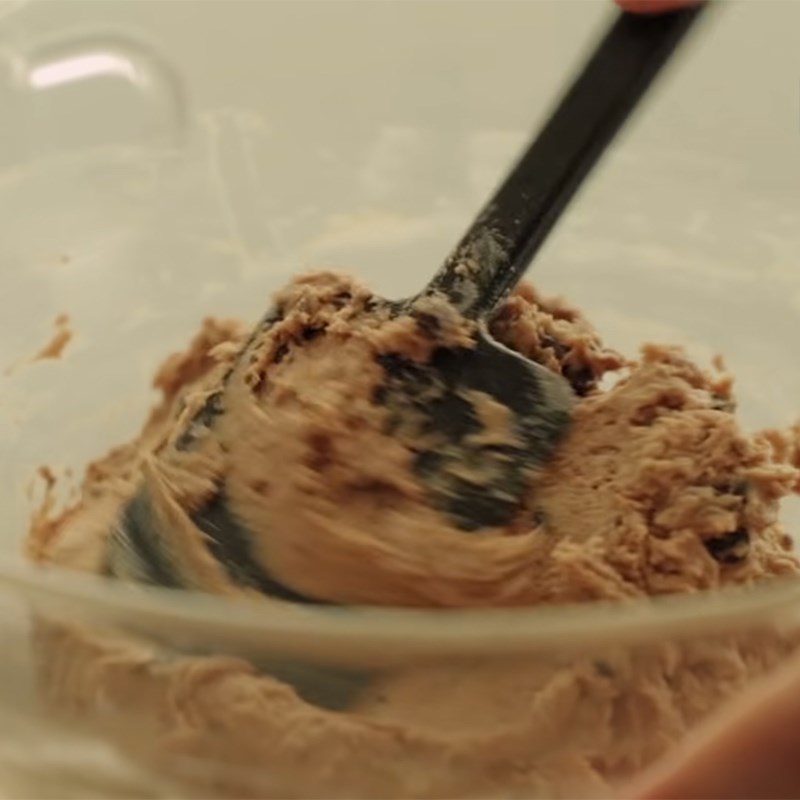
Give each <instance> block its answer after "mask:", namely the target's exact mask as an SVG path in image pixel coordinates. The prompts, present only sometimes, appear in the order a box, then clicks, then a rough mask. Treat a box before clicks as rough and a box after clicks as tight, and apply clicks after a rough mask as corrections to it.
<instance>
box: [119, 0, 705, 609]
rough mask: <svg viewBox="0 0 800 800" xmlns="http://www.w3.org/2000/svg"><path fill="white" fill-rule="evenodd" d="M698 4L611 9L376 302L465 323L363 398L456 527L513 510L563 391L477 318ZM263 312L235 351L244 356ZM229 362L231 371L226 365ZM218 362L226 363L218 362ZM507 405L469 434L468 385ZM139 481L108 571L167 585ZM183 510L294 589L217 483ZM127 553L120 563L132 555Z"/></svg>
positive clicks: (208, 418) (549, 222)
mask: <svg viewBox="0 0 800 800" xmlns="http://www.w3.org/2000/svg"><path fill="white" fill-rule="evenodd" d="M704 5H705V4H701V5H696V6H693V7H690V8H685V9H681V10H678V11H673V12H670V13H665V14H661V15H657V16H639V15H633V14H628V13H620V14H619V15H618V17H617V19H616V20H615V22H614V23H613V25H612V27H611V29H610V30H609V31H608V33H607V34H606V35H605V37H604V38H603V39H602V41H601V42H600V44H599V46H598V47H597V49H596V50H595V52H594V53H593V54H592V56H591V57H590V58H589V60H588V62H587V64H586V65H585V67H584V69H583V70H582V72H581V73H580V75H579V76H578V77H577V79H576V80H575V81H574V83H573V84H572V86H571V88H570V89H569V90H568V91H567V93H566V94H565V96H564V97H563V99H562V100H561V102H560V103H559V105H558V107H557V108H556V109H555V111H554V113H553V114H552V116H551V117H550V119H549V120H548V122H547V123H546V125H545V126H544V128H543V129H542V131H541V132H540V134H539V135H538V137H537V138H536V139H535V140H534V141H533V143H532V144H531V145H530V146H529V147H528V148H527V149H526V150H525V152H524V153H523V154H522V156H521V158H520V159H519V161H518V162H517V164H516V165H515V166H514V168H513V169H512V170H511V172H510V174H509V175H508V176H507V177H506V179H505V180H504V181H503V183H502V184H501V185H500V187H499V188H498V189H497V190H496V192H495V193H494V195H493V196H492V197H491V199H490V200H489V202H488V203H487V204H486V205H485V207H484V208H483V210H482V211H481V212H480V214H479V215H478V218H477V220H476V221H475V223H474V224H473V225H472V226H471V227H470V228H469V230H468V231H467V232H466V234H465V235H464V237H463V238H462V239H461V241H460V242H459V243H458V245H457V246H456V248H455V250H454V251H453V253H452V255H451V256H450V257H449V258H448V259H447V261H446V262H445V264H444V265H443V266H442V267H441V268H440V270H439V271H438V272H437V273H436V275H435V276H434V277H433V279H432V280H431V282H430V283H429V284H428V286H427V287H426V288H425V289H424V290H423V291H422V292H421V293H420V294H419V295H417V296H416V297H414V298H411V299H410V300H404V301H400V302H394V303H390V302H389V301H380V300H378V301H377V304H381V305H382V306H383V307H384V308H386V307H387V306H388V307H389V308H390V309H391V312H392V313H393V314H397V315H401V314H403V315H410V316H416V317H417V321H418V323H422V324H426V325H430V326H434V328H435V326H436V325H437V319H436V316H435V315H431V314H430V313H429V312H428V311H427V310H426V309H428V308H429V307H430V303H429V302H426V301H430V299H432V298H434V299H437V300H441V299H442V298H444V299H445V300H447V301H448V302H449V303H450V305H452V306H453V307H454V308H455V309H456V310H457V311H458V312H459V313H460V314H461V315H463V316H464V317H466V318H467V319H469V320H472V321H474V322H475V323H476V333H475V335H474V346H471V347H458V348H453V347H448V348H445V347H440V348H439V349H438V350H436V351H435V352H434V355H433V357H432V358H431V360H430V361H429V362H427V363H419V362H412V361H409V360H407V359H404V358H403V357H401V356H400V355H387V356H382V357H381V359H380V363H381V364H382V366H383V368H384V376H385V378H384V382H383V385H382V386H381V387H380V389H379V390H378V392H376V395H375V400H376V402H378V403H381V404H383V405H385V406H386V407H387V409H388V410H389V414H388V416H389V433H390V434H395V433H396V432H397V431H399V430H401V429H402V435H403V437H404V443H405V444H406V445H407V446H408V447H409V449H410V450H412V452H413V453H414V454H415V455H414V469H415V472H416V474H417V475H418V477H419V478H420V479H421V481H422V482H423V484H424V485H425V487H426V489H427V490H428V494H429V497H430V500H431V503H432V505H434V506H435V507H436V508H438V509H439V510H440V511H441V512H442V513H444V514H445V515H447V516H448V517H449V518H450V519H451V520H452V521H453V522H454V523H455V524H456V525H457V526H458V527H460V528H461V529H462V530H465V531H473V530H478V529H481V528H485V527H491V526H499V525H504V524H507V523H509V522H510V521H511V520H512V519H513V518H514V516H515V515H516V514H517V513H518V512H519V509H520V506H521V502H522V499H523V497H524V495H525V493H526V492H527V491H528V490H529V488H530V483H531V477H532V474H533V472H534V471H535V469H536V468H537V467H539V466H541V465H542V464H544V463H545V462H546V461H547V459H548V458H549V457H550V455H551V453H552V451H553V449H554V447H555V446H556V444H557V442H558V440H559V438H560V437H561V436H562V435H563V433H564V432H565V430H566V428H567V426H568V424H569V419H570V407H571V404H572V402H573V398H574V395H573V391H572V389H571V387H570V385H569V383H568V382H567V381H566V380H565V379H564V378H563V377H562V376H560V375H557V374H555V373H554V372H552V371H550V370H548V369H546V368H545V367H543V366H542V365H540V364H537V363H535V362H533V361H530V360H528V359H526V358H524V357H523V356H521V355H519V354H517V353H515V352H513V351H511V350H509V349H508V348H506V347H504V346H502V345H500V344H499V343H498V342H496V341H494V340H493V339H492V338H491V336H490V335H489V333H488V330H487V328H486V325H485V324H484V323H483V320H484V318H485V317H486V316H487V315H488V314H490V312H491V311H492V309H493V308H494V307H495V306H496V305H497V303H498V302H499V301H500V300H502V298H504V297H505V296H506V295H507V294H508V292H509V291H510V290H511V289H512V288H513V287H514V285H515V284H516V283H517V281H518V280H519V279H520V277H521V276H522V274H523V273H524V271H525V270H526V268H527V266H528V264H529V262H530V260H531V259H532V257H533V255H534V254H535V253H536V252H537V250H538V249H539V247H540V246H541V245H542V243H543V241H544V240H545V238H546V236H547V234H548V233H549V232H550V230H551V229H552V227H553V225H554V224H555V222H556V220H557V219H558V217H559V216H560V214H561V212H562V211H563V209H564V208H565V207H566V205H567V204H568V202H569V200H570V199H571V198H572V196H573V194H574V193H575V191H576V190H577V188H578V187H579V185H580V184H581V182H582V181H583V179H584V178H585V177H586V175H587V174H588V173H589V172H590V170H591V168H592V167H593V165H594V164H595V163H596V161H597V160H598V158H599V157H600V155H601V154H602V152H603V151H604V150H605V148H606V147H607V146H608V144H609V143H610V142H611V141H612V139H613V138H614V136H615V134H616V133H617V131H618V130H619V129H620V127H621V126H622V124H623V123H624V121H625V120H626V119H627V117H628V115H629V114H630V113H631V111H632V110H633V109H634V107H635V106H636V104H637V102H638V101H639V100H640V99H641V97H642V96H643V95H644V93H645V92H646V90H647V88H648V87H649V86H650V84H651V82H652V81H653V79H654V78H655V76H656V75H657V74H658V72H659V70H660V69H661V67H662V66H663V65H664V64H665V63H666V62H667V61H668V59H669V57H670V55H671V54H672V52H673V51H674V50H675V48H676V46H677V45H678V43H679V42H680V41H681V39H682V38H683V37H684V35H685V34H686V33H687V31H688V30H689V29H690V28H691V26H692V24H693V23H694V21H695V20H696V19H697V17H698V15H699V14H700V12H701V10H702V8H703V7H704ZM275 319H276V317H275V315H274V314H273V315H268V316H267V317H265V319H264V320H263V321H262V322H261V323H260V324H259V326H257V328H256V329H255V332H254V334H253V338H251V340H250V342H249V343H248V344H246V345H245V347H244V348H243V349H242V351H241V353H240V354H239V356H238V363H244V359H245V358H247V356H248V355H249V347H250V346H251V345H252V342H253V341H254V340H255V339H256V337H257V336H258V334H259V333H263V331H264V330H265V329H266V328H268V327H269V326H270V325H271V324H272V323H273V322H275ZM235 368H236V367H235V366H234V367H233V368H232V369H231V372H232V371H233V370H234V369H235ZM228 374H229V375H230V372H229V373H228ZM225 384H226V379H223V381H222V385H221V386H220V387H219V389H218V390H217V391H215V392H213V393H212V394H211V395H210V396H209V397H208V399H207V401H206V403H205V405H204V406H203V407H202V408H201V409H200V411H199V412H198V413H197V414H196V415H195V416H194V418H193V419H192V420H191V421H190V423H189V425H188V427H187V428H186V430H185V431H184V432H183V434H182V435H181V436H179V437H178V439H177V441H176V445H175V446H176V447H177V448H178V449H179V450H183V449H191V448H192V446H193V443H194V441H195V440H196V439H197V438H198V437H200V436H202V435H204V434H205V433H208V432H209V431H210V430H211V429H212V428H213V425H214V420H215V419H216V418H217V417H218V416H219V415H221V414H224V413H225ZM481 395H484V396H485V395H488V396H489V397H490V398H491V399H492V400H494V401H496V402H499V403H500V404H502V406H504V407H505V408H506V409H507V410H508V415H507V416H508V419H509V420H510V423H509V427H510V429H511V432H512V436H511V437H510V438H508V439H506V440H505V442H504V443H503V444H497V443H496V442H495V443H492V442H491V440H488V441H487V440H486V439H485V438H481V437H480V436H475V435H473V434H475V433H476V432H479V431H480V429H481V422H480V415H479V413H478V411H477V410H476V408H475V405H474V398H475V397H476V396H481ZM157 516H158V515H157V514H154V513H153V509H152V508H151V507H150V503H149V501H148V498H147V494H146V492H145V491H144V490H140V492H139V494H138V495H137V496H136V497H135V498H134V499H133V500H132V501H131V502H130V503H129V504H128V506H127V507H126V509H125V510H124V511H123V513H122V515H121V517H120V520H119V523H118V525H117V530H116V531H115V536H114V539H115V540H116V542H117V544H118V547H117V550H118V557H116V558H112V562H116V563H117V564H120V563H121V562H127V567H126V568H125V569H121V570H115V569H113V567H112V571H113V572H115V573H116V574H120V572H121V573H126V574H128V575H131V574H134V575H138V576H139V577H140V578H141V579H143V580H147V581H150V582H153V583H160V584H164V585H173V586H176V585H180V582H179V581H177V580H176V575H175V572H174V571H172V570H170V569H169V568H168V564H166V563H165V562H164V561H163V560H162V559H161V558H160V557H159V556H158V554H159V552H160V551H163V549H162V548H159V546H158V539H159V538H160V537H159V529H160V528H161V527H163V525H162V524H161V523H159V521H158V520H157V519H156V518H157ZM192 519H193V522H194V523H195V524H197V526H198V527H199V528H201V530H203V531H204V532H205V533H206V534H207V535H208V536H209V538H210V540H211V541H212V542H213V543H215V554H216V555H217V557H218V558H219V557H224V558H225V559H228V560H230V559H233V560H234V561H237V562H239V568H240V571H242V574H243V576H244V577H246V578H247V582H248V583H250V584H251V585H254V586H256V587H257V588H259V589H260V590H261V591H263V592H265V593H267V594H271V595H274V596H279V597H284V598H286V599H294V600H304V599H307V598H304V597H302V596H300V595H297V594H296V593H295V592H293V591H292V590H290V589H288V588H287V587H283V586H281V585H279V584H277V583H276V582H274V581H272V580H271V579H270V578H269V577H268V576H266V575H264V573H263V571H261V570H259V569H258V568H257V565H255V564H252V563H251V561H250V559H249V558H248V557H247V555H246V553H247V549H248V548H247V541H248V539H249V534H248V532H247V531H245V530H243V529H242V527H241V525H240V524H239V523H238V521H237V520H236V519H235V518H234V516H233V515H232V514H231V513H230V511H229V509H228V508H227V506H226V503H225V500H224V493H223V492H222V491H221V492H220V495H219V497H218V498H217V500H216V501H214V502H212V503H211V504H209V505H208V506H206V508H204V509H202V510H200V511H198V512H196V513H195V514H194V515H193V517H192ZM132 562H133V563H132Z"/></svg>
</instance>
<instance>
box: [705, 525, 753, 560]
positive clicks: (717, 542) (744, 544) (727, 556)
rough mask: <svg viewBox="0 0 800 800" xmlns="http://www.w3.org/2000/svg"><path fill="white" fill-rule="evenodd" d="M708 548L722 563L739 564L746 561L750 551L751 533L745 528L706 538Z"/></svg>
mask: <svg viewBox="0 0 800 800" xmlns="http://www.w3.org/2000/svg"><path fill="white" fill-rule="evenodd" d="M704 544H705V546H706V549H707V550H708V552H709V553H711V556H712V557H713V558H714V559H716V560H717V561H719V562H720V563H721V564H739V563H741V562H742V561H744V560H745V559H746V558H747V556H748V554H749V552H750V534H749V533H748V532H747V531H746V530H745V529H744V528H737V529H736V530H735V531H731V532H730V533H726V534H724V535H723V536H717V537H716V538H714V539H706V541H705V542H704Z"/></svg>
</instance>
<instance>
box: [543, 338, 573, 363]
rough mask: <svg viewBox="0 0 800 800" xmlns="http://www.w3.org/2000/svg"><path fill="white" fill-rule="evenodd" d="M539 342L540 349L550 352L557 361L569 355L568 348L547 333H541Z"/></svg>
mask: <svg viewBox="0 0 800 800" xmlns="http://www.w3.org/2000/svg"><path fill="white" fill-rule="evenodd" d="M539 341H540V343H541V346H542V347H546V348H547V349H548V350H552V351H553V355H555V357H556V358H557V359H558V360H559V361H563V360H564V358H566V356H567V353H569V347H567V346H566V345H565V344H564V343H563V342H560V341H559V340H558V339H556V338H555V337H554V336H550V334H548V333H543V334H542V336H541V337H540V339H539Z"/></svg>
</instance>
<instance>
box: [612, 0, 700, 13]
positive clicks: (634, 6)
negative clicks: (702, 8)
mask: <svg viewBox="0 0 800 800" xmlns="http://www.w3.org/2000/svg"><path fill="white" fill-rule="evenodd" d="M615 2H616V4H617V5H618V6H619V7H620V8H621V9H622V10H623V11H630V12H632V13H634V14H661V13H663V12H664V11H675V9H678V8H686V7H687V6H694V5H697V4H698V3H699V2H700V0H615Z"/></svg>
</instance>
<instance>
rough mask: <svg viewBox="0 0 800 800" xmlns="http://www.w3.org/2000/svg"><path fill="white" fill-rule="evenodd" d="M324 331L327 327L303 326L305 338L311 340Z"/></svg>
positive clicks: (307, 340)
mask: <svg viewBox="0 0 800 800" xmlns="http://www.w3.org/2000/svg"><path fill="white" fill-rule="evenodd" d="M323 333H325V328H312V327H311V326H309V327H308V328H303V334H302V335H303V340H304V341H306V342H310V341H311V340H312V339H316V338H317V336H321V335H322V334H323Z"/></svg>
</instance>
